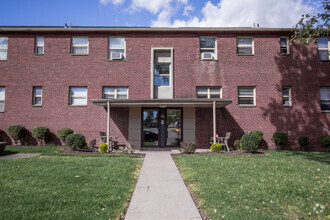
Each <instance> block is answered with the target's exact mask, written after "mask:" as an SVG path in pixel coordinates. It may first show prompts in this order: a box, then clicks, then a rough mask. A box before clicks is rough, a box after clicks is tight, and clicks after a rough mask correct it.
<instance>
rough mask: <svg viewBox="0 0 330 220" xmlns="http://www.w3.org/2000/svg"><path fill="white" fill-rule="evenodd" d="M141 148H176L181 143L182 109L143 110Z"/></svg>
mask: <svg viewBox="0 0 330 220" xmlns="http://www.w3.org/2000/svg"><path fill="white" fill-rule="evenodd" d="M142 111H143V112H142V117H143V122H142V126H143V127H142V146H144V147H152V146H154V147H178V146H180V142H181V141H182V109H170V108H168V109H166V108H159V109H143V110H142Z"/></svg>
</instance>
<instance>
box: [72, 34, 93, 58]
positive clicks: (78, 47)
mask: <svg viewBox="0 0 330 220" xmlns="http://www.w3.org/2000/svg"><path fill="white" fill-rule="evenodd" d="M88 50H89V41H88V37H84V36H75V37H72V38H71V54H73V55H88Z"/></svg>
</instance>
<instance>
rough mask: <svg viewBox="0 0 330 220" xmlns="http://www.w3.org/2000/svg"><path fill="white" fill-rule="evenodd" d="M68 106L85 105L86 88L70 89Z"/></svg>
mask: <svg viewBox="0 0 330 220" xmlns="http://www.w3.org/2000/svg"><path fill="white" fill-rule="evenodd" d="M69 104H70V105H72V106H86V105H87V87H70V102H69Z"/></svg>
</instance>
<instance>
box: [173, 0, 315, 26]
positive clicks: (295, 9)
mask: <svg viewBox="0 0 330 220" xmlns="http://www.w3.org/2000/svg"><path fill="white" fill-rule="evenodd" d="M311 11H313V8H312V7H311V6H308V5H306V4H304V3H303V1H302V0H266V1H265V0H249V1H247V0H221V1H220V0H219V3H218V4H215V5H214V4H212V3H211V2H210V1H208V2H207V3H206V4H205V5H204V7H203V9H202V11H201V12H202V18H201V19H199V18H197V17H192V18H189V19H188V20H184V19H183V20H175V21H174V22H173V24H172V25H173V26H177V27H186V26H190V27H251V26H253V23H259V24H260V26H261V27H292V26H293V25H294V24H296V23H297V21H298V20H299V19H300V18H301V15H302V14H305V13H308V12H311Z"/></svg>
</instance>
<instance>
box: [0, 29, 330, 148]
mask: <svg viewBox="0 0 330 220" xmlns="http://www.w3.org/2000/svg"><path fill="white" fill-rule="evenodd" d="M2 35H5V36H8V37H9V46H8V51H9V52H8V60H7V61H0V75H1V81H0V86H5V87H6V104H5V105H6V106H5V112H4V113H0V129H1V130H6V128H7V127H8V126H10V125H13V124H21V125H24V126H26V127H27V128H28V129H29V130H32V129H33V128H34V127H37V126H47V127H49V128H50V129H51V131H52V132H53V133H55V132H56V130H57V129H60V128H63V127H71V128H72V129H74V130H75V131H78V132H81V133H83V134H84V135H86V138H87V139H88V140H91V139H97V140H98V141H99V134H98V132H99V131H105V130H106V111H105V110H104V108H102V107H99V106H95V105H93V104H92V103H91V101H90V100H91V99H97V98H101V97H102V86H128V87H129V98H131V99H137V98H150V78H151V76H150V63H151V61H150V59H151V48H152V47H173V48H174V97H175V98H195V97H196V90H195V88H196V86H222V88H223V98H232V99H233V103H232V104H230V105H228V106H227V107H226V108H225V109H219V110H218V116H219V117H218V118H219V119H218V126H217V129H218V131H232V135H233V137H232V139H231V140H232V141H234V140H235V139H239V138H240V136H241V135H242V134H243V133H244V132H246V131H249V130H255V129H259V130H261V131H263V132H264V139H265V141H266V142H267V143H268V145H269V147H270V148H273V147H274V146H273V144H272V142H271V136H272V134H273V132H274V131H279V130H283V131H286V132H288V133H289V135H290V141H291V142H292V143H293V144H296V139H297V137H298V136H300V135H308V136H309V137H310V139H311V141H312V142H313V144H318V139H319V137H320V136H321V135H322V134H326V133H329V130H330V127H329V126H330V113H322V112H321V111H320V104H319V103H320V101H319V99H320V95H319V87H320V86H330V74H329V69H330V66H329V65H330V62H320V61H318V57H317V49H316V46H315V45H309V46H300V45H299V44H294V45H292V46H290V55H289V56H281V55H279V37H280V36H281V34H280V33H273V34H271V33H269V34H248V35H249V36H254V37H255V38H254V44H255V55H254V56H238V55H237V54H236V36H241V35H243V34H224V33H221V34H214V33H212V34H208V35H211V36H217V39H218V41H217V43H218V60H217V61H201V60H200V59H199V57H200V55H199V36H201V35H206V34H199V33H196V34H195V33H189V34H187V33H170V34H160V33H152V34H147V33H129V34H128V33H118V35H119V36H126V57H127V59H126V61H108V60H107V45H108V36H115V35H116V34H112V33H105V34H95V33H94V34H86V33H83V34H81V35H83V36H86V35H88V36H89V45H90V47H89V55H88V56H71V55H70V39H71V38H70V37H71V35H70V34H68V33H64V34H61V33H59V34H42V33H40V35H42V36H44V37H45V54H44V55H43V56H38V55H34V37H35V35H36V34H26V33H25V34H10V33H8V34H2ZM75 35H80V34H75ZM33 86H43V106H42V107H33V106H32V105H31V102H32V87H33ZM69 86H87V88H88V105H87V107H71V106H69V105H68V99H69V98H68V95H69ZM238 86H256V94H257V98H256V99H257V101H256V104H257V105H256V107H250V108H243V107H239V106H238V103H237V87H238ZM282 86H292V94H293V97H292V102H293V107H283V106H282V104H281V102H282V100H281V87H282ZM112 110H113V111H112V114H111V115H112V118H113V121H111V125H112V126H111V132H112V133H113V134H115V136H118V137H119V142H121V143H126V141H127V138H128V109H127V108H126V109H125V108H123V109H115V108H113V109H112ZM113 122H114V123H113ZM211 123H212V112H211V109H203V108H201V109H197V110H196V141H197V144H198V146H199V147H204V148H206V147H208V139H209V137H210V136H212V124H211Z"/></svg>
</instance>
